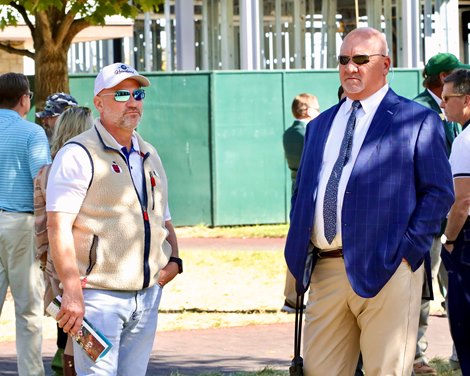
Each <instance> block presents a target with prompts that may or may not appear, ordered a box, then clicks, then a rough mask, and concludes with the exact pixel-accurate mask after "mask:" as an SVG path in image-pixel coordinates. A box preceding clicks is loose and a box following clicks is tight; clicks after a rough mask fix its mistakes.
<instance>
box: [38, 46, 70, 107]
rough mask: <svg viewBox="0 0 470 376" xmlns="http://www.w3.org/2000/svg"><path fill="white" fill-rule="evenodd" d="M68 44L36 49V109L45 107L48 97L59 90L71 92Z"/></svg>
mask: <svg viewBox="0 0 470 376" xmlns="http://www.w3.org/2000/svg"><path fill="white" fill-rule="evenodd" d="M67 51H68V46H65V45H61V46H48V45H46V44H43V45H42V46H40V47H39V48H38V49H36V53H35V55H36V58H35V63H36V64H35V65H36V68H35V73H36V75H35V79H34V92H35V94H34V97H35V105H36V111H39V110H42V109H43V108H44V102H45V100H46V97H47V96H48V95H50V94H53V93H57V92H65V93H70V89H69V75H68V67H67Z"/></svg>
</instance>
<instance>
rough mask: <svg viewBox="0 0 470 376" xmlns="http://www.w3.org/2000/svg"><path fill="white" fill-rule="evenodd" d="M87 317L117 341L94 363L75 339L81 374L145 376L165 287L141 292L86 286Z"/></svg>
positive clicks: (150, 288) (74, 347) (77, 368)
mask: <svg viewBox="0 0 470 376" xmlns="http://www.w3.org/2000/svg"><path fill="white" fill-rule="evenodd" d="M83 296H84V299H85V317H86V318H87V320H88V321H89V322H91V323H92V324H93V325H94V326H95V327H96V328H97V329H98V330H99V331H100V332H101V333H103V334H104V335H105V336H106V337H107V338H108V339H109V340H110V342H111V343H112V344H113V347H112V348H111V350H110V351H109V352H108V353H107V354H106V355H105V356H104V357H103V358H102V359H100V360H98V361H97V362H96V363H94V362H93V361H92V360H91V359H90V358H88V356H87V355H86V354H85V352H84V351H83V350H82V349H81V348H80V346H79V345H78V344H77V343H76V342H75V341H73V342H74V343H73V353H74V356H75V370H76V372H77V375H78V376H84V375H96V376H98V375H99V376H104V375H109V376H111V375H118V376H145V373H146V371H147V366H148V362H149V358H150V353H151V352H152V346H153V341H154V338H155V332H156V329H157V318H158V306H159V304H160V299H161V296H162V289H161V288H160V286H158V285H155V286H153V287H149V288H148V289H145V290H139V291H106V290H94V289H84V290H83Z"/></svg>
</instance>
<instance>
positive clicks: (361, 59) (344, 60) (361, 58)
mask: <svg viewBox="0 0 470 376" xmlns="http://www.w3.org/2000/svg"><path fill="white" fill-rule="evenodd" d="M372 56H382V57H385V55H383V54H372V55H354V56H345V55H339V56H338V62H339V63H340V64H341V65H348V63H349V62H350V61H351V60H352V61H353V63H354V64H357V65H364V64H367V63H368V62H369V61H370V58H371V57H372Z"/></svg>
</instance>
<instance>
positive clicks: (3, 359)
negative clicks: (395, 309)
mask: <svg viewBox="0 0 470 376" xmlns="http://www.w3.org/2000/svg"><path fill="white" fill-rule="evenodd" d="M179 242H180V246H181V248H186V247H188V248H189V247H192V248H197V247H198V246H199V244H200V247H205V248H212V247H213V248H217V249H220V248H226V249H229V248H230V247H231V246H234V247H236V248H237V249H244V247H245V245H246V249H249V248H251V249H253V239H250V240H249V241H246V240H243V239H237V240H235V241H231V243H230V244H229V242H228V241H226V240H223V239H209V240H208V239H204V240H196V241H192V240H187V239H180V240H179ZM255 242H256V249H280V248H282V246H283V240H282V239H277V240H272V239H256V240H255ZM204 244H205V245H204ZM248 244H250V246H248ZM264 247H266V248H264ZM427 338H428V341H429V348H428V350H427V355H428V356H429V357H430V358H433V357H441V358H448V357H449V355H450V353H451V343H452V342H451V339H450V335H449V330H448V323H447V319H446V318H442V317H436V316H431V318H430V324H429V328H428V331H427ZM54 351H55V341H54V340H45V341H44V346H43V355H44V361H45V365H46V369H47V370H49V369H50V362H51V358H52V356H53V354H54ZM292 356H293V324H271V325H257V326H244V327H232V328H218V329H201V330H187V331H167V332H158V333H157V336H156V340H155V344H154V347H153V351H152V357H151V361H150V364H149V368H148V372H147V375H149V376H150V375H152V376H153V375H159V376H168V375H170V374H171V373H172V372H179V374H180V375H187V376H193V375H201V374H204V373H215V372H219V373H231V372H236V371H259V370H261V369H263V368H265V367H271V368H279V369H285V370H287V369H288V367H289V365H290V360H291V358H292ZM0 375H17V371H16V351H15V343H14V342H0ZM47 375H50V373H49V371H48V373H47Z"/></svg>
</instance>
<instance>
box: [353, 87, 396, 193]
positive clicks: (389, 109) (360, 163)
mask: <svg viewBox="0 0 470 376" xmlns="http://www.w3.org/2000/svg"><path fill="white" fill-rule="evenodd" d="M399 103H400V100H399V98H398V96H397V95H396V94H395V93H394V92H393V90H392V89H389V91H388V92H387V94H386V95H385V97H384V99H383V100H382V102H381V103H380V105H379V108H377V111H376V112H375V115H374V118H373V119H372V122H371V123H370V126H369V130H368V131H367V134H366V137H365V139H364V142H363V143H362V146H361V149H360V151H359V154H358V156H357V159H356V163H355V164H354V168H353V170H352V173H351V177H350V179H349V183H350V182H353V181H354V179H356V177H357V175H358V174H359V172H360V171H366V170H367V168H366V166H367V163H368V161H369V159H370V158H371V156H372V153H373V152H374V151H375V150H377V148H378V144H379V142H380V140H381V139H382V137H383V135H384V134H385V133H386V132H388V130H389V128H390V127H391V125H392V119H393V117H394V116H395V115H396V113H397V111H398V104H399ZM349 183H348V185H349Z"/></svg>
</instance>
